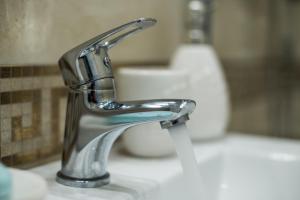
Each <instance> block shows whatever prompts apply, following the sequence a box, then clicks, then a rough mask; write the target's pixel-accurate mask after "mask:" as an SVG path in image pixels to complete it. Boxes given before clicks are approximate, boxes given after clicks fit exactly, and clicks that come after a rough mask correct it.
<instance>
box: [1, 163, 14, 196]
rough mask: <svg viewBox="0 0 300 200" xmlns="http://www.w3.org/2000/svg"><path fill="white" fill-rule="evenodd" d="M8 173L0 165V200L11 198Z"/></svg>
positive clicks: (10, 182) (9, 175) (10, 181)
mask: <svg viewBox="0 0 300 200" xmlns="http://www.w3.org/2000/svg"><path fill="white" fill-rule="evenodd" d="M11 179H12V178H11V174H10V171H9V170H8V169H7V168H6V167H5V166H4V165H2V164H1V163H0V199H1V200H10V198H11V188H12V180H11Z"/></svg>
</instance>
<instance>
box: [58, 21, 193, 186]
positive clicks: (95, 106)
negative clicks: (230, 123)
mask: <svg viewBox="0 0 300 200" xmlns="http://www.w3.org/2000/svg"><path fill="white" fill-rule="evenodd" d="M155 23H156V20H154V19H146V18H141V19H138V20H135V21H132V22H129V23H127V24H124V25H122V26H119V27H117V28H115V29H112V30H110V31H108V32H105V33H103V34H101V35H99V36H97V37H95V38H93V39H91V40H89V41H87V42H85V43H83V44H81V45H79V46H77V47H75V48H73V49H71V50H70V51H68V52H66V53H65V54H64V55H63V56H62V57H61V58H60V60H59V66H60V69H61V71H62V75H63V78H64V81H65V84H66V86H68V87H69V94H68V104H67V114H66V125H65V136H64V146H63V155H62V168H61V170H60V171H59V172H58V173H57V178H56V180H57V182H59V183H61V184H64V185H68V186H73V187H84V188H85V187H98V186H102V185H105V184H108V183H109V173H108V172H107V171H106V168H107V160H108V156H109V152H110V150H111V147H112V145H113V143H114V141H115V140H116V139H117V138H118V137H119V136H120V135H121V134H122V133H123V132H124V131H125V130H126V129H128V128H130V127H132V126H135V125H138V124H142V123H146V122H153V121H158V122H160V124H161V127H162V128H169V127H171V126H174V125H176V124H180V123H184V122H185V121H186V120H188V115H189V114H190V113H191V112H192V111H193V110H194V108H195V102H194V101H192V100H176V99H170V100H146V101H131V102H116V100H115V98H116V89H115V83H114V77H113V72H112V68H111V62H110V59H109V56H108V50H109V49H110V48H111V47H113V46H115V45H116V44H118V43H119V42H120V41H121V40H123V39H124V38H126V37H128V36H130V35H132V34H133V33H136V32H138V31H141V30H143V29H145V28H147V27H150V26H152V25H154V24H155ZM124 30H126V31H124Z"/></svg>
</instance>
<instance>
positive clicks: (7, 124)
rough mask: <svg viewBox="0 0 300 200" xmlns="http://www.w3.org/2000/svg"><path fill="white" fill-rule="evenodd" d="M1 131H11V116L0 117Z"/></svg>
mask: <svg viewBox="0 0 300 200" xmlns="http://www.w3.org/2000/svg"><path fill="white" fill-rule="evenodd" d="M2 131H11V118H2V119H1V132H2Z"/></svg>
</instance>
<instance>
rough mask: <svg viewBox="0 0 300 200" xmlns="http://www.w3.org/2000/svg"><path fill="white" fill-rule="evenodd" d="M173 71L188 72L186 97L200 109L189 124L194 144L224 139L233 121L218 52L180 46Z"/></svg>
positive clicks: (208, 47)
mask: <svg viewBox="0 0 300 200" xmlns="http://www.w3.org/2000/svg"><path fill="white" fill-rule="evenodd" d="M170 68H171V69H173V70H178V69H185V70H187V71H188V76H189V77H188V83H187V84H188V86H187V87H188V90H187V91H188V93H187V94H186V97H187V98H189V99H193V100H195V101H196V103H197V106H196V109H195V111H194V113H193V115H192V116H191V119H190V120H189V121H188V122H187V125H188V128H189V129H190V131H189V132H190V134H191V138H192V139H193V140H203V139H211V138H216V137H220V136H222V135H224V133H225V132H226V127H227V124H228V119H229V110H230V109H229V100H228V91H227V86H226V82H225V79H224V74H223V71H222V69H221V64H220V63H219V60H218V58H217V56H216V53H215V51H214V49H213V48H212V47H211V46H210V45H205V44H186V45H182V46H180V47H179V48H178V49H177V51H176V52H175V54H174V56H173V58H172V59H171V65H170Z"/></svg>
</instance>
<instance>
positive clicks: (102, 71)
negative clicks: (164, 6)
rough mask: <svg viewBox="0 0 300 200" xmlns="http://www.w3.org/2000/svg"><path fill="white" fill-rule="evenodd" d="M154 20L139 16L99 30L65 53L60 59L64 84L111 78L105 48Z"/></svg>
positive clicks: (151, 23) (79, 84)
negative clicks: (111, 27) (127, 21)
mask: <svg viewBox="0 0 300 200" xmlns="http://www.w3.org/2000/svg"><path fill="white" fill-rule="evenodd" d="M155 23H156V20H155V19H152V18H140V19H137V20H134V21H132V22H129V23H127V24H123V25H121V26H119V27H116V28H114V29H112V30H110V31H107V32H105V33H102V34H100V35H98V36H96V37H94V38H92V39H90V40H88V41H86V42H84V43H82V44H80V45H78V46H77V47H75V48H73V49H71V50H69V51H68V52H66V53H65V54H64V55H63V56H62V57H61V58H60V60H59V66H60V68H61V71H62V74H63V78H64V81H65V84H66V85H67V86H69V87H71V88H77V87H80V86H81V85H85V84H87V83H91V82H94V81H96V80H99V79H103V78H112V77H113V75H112V69H111V64H110V59H109V56H108V54H107V51H108V49H110V48H112V47H113V46H115V45H116V44H118V43H119V42H120V41H122V40H123V39H125V38H127V37H129V36H130V35H132V34H134V33H137V32H139V31H141V30H143V29H145V28H148V27H150V26H152V25H154V24H155ZM128 29H129V30H128ZM125 30H126V31H125ZM123 31H124V32H123Z"/></svg>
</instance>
